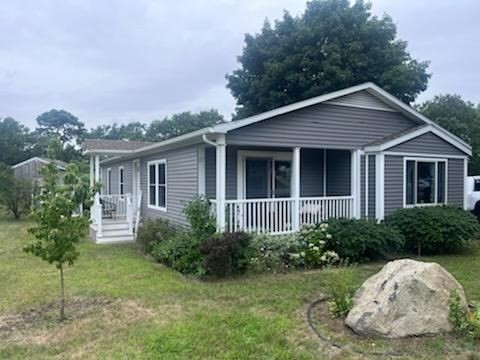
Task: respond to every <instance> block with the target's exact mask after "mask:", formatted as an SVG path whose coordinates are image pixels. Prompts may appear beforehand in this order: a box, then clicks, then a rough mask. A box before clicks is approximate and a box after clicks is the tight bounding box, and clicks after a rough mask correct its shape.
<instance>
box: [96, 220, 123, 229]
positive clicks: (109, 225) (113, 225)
mask: <svg viewBox="0 0 480 360" xmlns="http://www.w3.org/2000/svg"><path fill="white" fill-rule="evenodd" d="M92 227H93V228H94V229H95V230H97V225H95V224H92ZM102 230H103V231H109V230H128V222H126V221H115V222H103V223H102Z"/></svg>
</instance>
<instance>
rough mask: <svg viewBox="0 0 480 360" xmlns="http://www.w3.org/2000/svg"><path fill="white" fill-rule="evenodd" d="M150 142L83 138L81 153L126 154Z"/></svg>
mask: <svg viewBox="0 0 480 360" xmlns="http://www.w3.org/2000/svg"><path fill="white" fill-rule="evenodd" d="M151 144H152V143H151V142H147V141H131V140H107V139H85V141H84V142H83V146H82V148H83V154H91V153H101V154H128V153H129V152H131V151H133V150H137V149H141V148H143V147H146V146H148V145H151Z"/></svg>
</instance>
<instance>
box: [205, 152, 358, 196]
mask: <svg viewBox="0 0 480 360" xmlns="http://www.w3.org/2000/svg"><path fill="white" fill-rule="evenodd" d="M241 150H256V151H262V150H263V151H291V150H290V149H280V148H267V147H263V148H259V147H254V148H252V147H240V146H227V165H226V166H227V169H226V181H227V184H226V197H227V199H236V198H237V153H238V151H241ZM323 152H324V150H323V149H302V150H301V152H300V196H302V197H314V196H324V195H325V194H324V193H323V156H324V155H323ZM215 157H216V156H215V149H214V148H207V149H206V155H205V158H206V162H205V164H206V167H205V178H206V184H205V191H206V196H207V197H208V198H210V199H214V198H215V197H216V190H215V189H216V188H215V184H216V178H215V171H216V168H215ZM350 159H351V157H350V151H346V150H344V151H342V150H327V195H329V196H335V195H339V196H341V195H350V190H351V188H350V181H351V179H350Z"/></svg>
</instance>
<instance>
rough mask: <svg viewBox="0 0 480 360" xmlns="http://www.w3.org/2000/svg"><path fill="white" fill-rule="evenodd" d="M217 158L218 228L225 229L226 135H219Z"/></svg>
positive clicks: (221, 230)
mask: <svg viewBox="0 0 480 360" xmlns="http://www.w3.org/2000/svg"><path fill="white" fill-rule="evenodd" d="M216 150H217V154H216V155H217V159H216V163H217V164H216V168H217V169H216V178H217V196H216V200H217V230H218V231H220V232H223V231H225V193H226V165H227V156H226V143H225V135H219V136H217V147H216Z"/></svg>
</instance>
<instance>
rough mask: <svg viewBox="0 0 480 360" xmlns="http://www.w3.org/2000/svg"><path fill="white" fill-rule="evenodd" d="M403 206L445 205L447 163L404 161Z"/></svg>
mask: <svg viewBox="0 0 480 360" xmlns="http://www.w3.org/2000/svg"><path fill="white" fill-rule="evenodd" d="M404 199H405V206H422V205H435V204H445V203H446V202H447V200H446V199H447V161H446V160H437V159H433V160H431V159H420V158H419V159H406V163H405V193H404Z"/></svg>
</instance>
